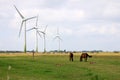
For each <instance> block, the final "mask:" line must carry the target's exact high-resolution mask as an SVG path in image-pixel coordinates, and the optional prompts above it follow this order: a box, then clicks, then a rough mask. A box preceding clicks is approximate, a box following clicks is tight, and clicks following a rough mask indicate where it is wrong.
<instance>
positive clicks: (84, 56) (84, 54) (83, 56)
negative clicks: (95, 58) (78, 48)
mask: <svg viewBox="0 0 120 80" xmlns="http://www.w3.org/2000/svg"><path fill="white" fill-rule="evenodd" d="M88 57H89V58H90V57H92V56H90V55H88V54H87V53H82V54H81V56H80V61H82V60H83V58H84V61H87V58H88Z"/></svg>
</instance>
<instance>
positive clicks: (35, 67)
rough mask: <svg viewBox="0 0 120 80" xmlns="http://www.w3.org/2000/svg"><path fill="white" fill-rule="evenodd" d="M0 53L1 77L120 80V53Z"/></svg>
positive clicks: (4, 79)
mask: <svg viewBox="0 0 120 80" xmlns="http://www.w3.org/2000/svg"><path fill="white" fill-rule="evenodd" d="M79 55H80V54H76V55H75V56H74V61H73V62H70V61H69V58H68V54H59V55H58V54H49V55H48V54H36V55H35V57H34V59H33V57H32V54H0V80H120V54H92V56H93V57H92V58H89V59H88V62H79Z"/></svg>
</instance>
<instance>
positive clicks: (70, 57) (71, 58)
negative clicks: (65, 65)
mask: <svg viewBox="0 0 120 80" xmlns="http://www.w3.org/2000/svg"><path fill="white" fill-rule="evenodd" d="M69 60H70V61H73V53H72V52H70V55H69Z"/></svg>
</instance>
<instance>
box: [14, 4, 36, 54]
mask: <svg viewBox="0 0 120 80" xmlns="http://www.w3.org/2000/svg"><path fill="white" fill-rule="evenodd" d="M14 7H15V9H16V11H17V12H18V14H19V15H20V17H21V18H22V23H21V27H20V31H19V37H20V34H21V30H22V27H23V24H24V39H25V40H24V52H25V53H26V21H28V20H31V19H33V18H36V16H34V17H30V18H25V17H24V16H23V15H22V14H21V13H20V11H19V10H18V9H17V7H16V6H15V5H14Z"/></svg>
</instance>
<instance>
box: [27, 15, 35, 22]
mask: <svg viewBox="0 0 120 80" xmlns="http://www.w3.org/2000/svg"><path fill="white" fill-rule="evenodd" d="M34 18H36V16H34V17H30V18H27V19H25V21H27V20H30V19H34Z"/></svg>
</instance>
